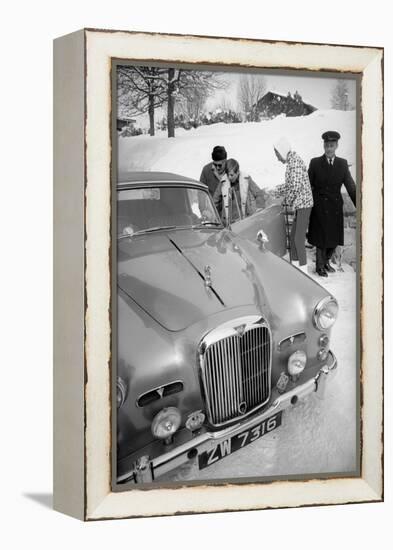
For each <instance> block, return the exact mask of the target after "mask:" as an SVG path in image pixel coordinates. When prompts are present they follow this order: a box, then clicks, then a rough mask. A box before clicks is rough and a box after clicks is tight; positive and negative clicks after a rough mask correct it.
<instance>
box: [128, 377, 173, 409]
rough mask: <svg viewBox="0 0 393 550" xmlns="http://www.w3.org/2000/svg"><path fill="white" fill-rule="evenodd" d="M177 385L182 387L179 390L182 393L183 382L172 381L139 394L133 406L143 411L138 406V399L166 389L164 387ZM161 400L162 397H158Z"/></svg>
mask: <svg viewBox="0 0 393 550" xmlns="http://www.w3.org/2000/svg"><path fill="white" fill-rule="evenodd" d="M179 383H180V384H181V385H182V386H183V389H181V390H180V391H183V390H184V382H183V380H172V382H166V383H165V384H162V385H161V386H157V387H156V388H151V389H150V390H147V391H145V392H143V393H141V394H140V395H138V397H137V398H136V400H135V405H136V406H137V407H138V409H143V408H144V407H141V406H140V405H138V401H139V399H141V398H142V397H144V396H145V395H146V394H148V393H152V392H154V391H159V390H161V389H164V388H166V386H171V385H172V384H179ZM176 393H179V392H176ZM165 397H166V396H165ZM163 398H164V396H162V397H160V399H163Z"/></svg>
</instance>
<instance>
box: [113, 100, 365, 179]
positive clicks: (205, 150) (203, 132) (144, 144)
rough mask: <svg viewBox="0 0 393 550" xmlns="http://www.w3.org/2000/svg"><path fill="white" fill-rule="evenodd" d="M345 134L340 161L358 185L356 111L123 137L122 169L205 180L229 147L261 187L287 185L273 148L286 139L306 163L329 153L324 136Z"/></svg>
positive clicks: (120, 164) (229, 153) (340, 143)
mask: <svg viewBox="0 0 393 550" xmlns="http://www.w3.org/2000/svg"><path fill="white" fill-rule="evenodd" d="M326 130H337V131H338V132H340V134H341V140H340V142H339V148H338V151H337V154H338V156H342V157H344V158H346V159H347V160H348V162H349V164H352V166H351V172H352V176H353V177H354V179H355V181H356V170H355V168H356V113H355V111H334V110H326V111H315V113H313V114H311V115H309V116H304V117H293V118H286V117H285V116H279V117H277V118H275V119H273V120H267V121H263V122H248V123H239V124H224V123H220V124H213V125H210V126H200V127H199V128H197V129H192V130H183V129H181V128H177V129H176V137H175V138H168V137H167V135H166V133H165V132H162V133H158V134H157V135H156V136H154V137H150V136H147V135H141V136H134V137H127V138H122V137H121V138H119V169H120V171H122V170H127V171H128V170H158V171H164V172H175V173H178V174H181V175H184V176H188V177H191V178H194V179H199V176H200V173H201V170H202V167H203V166H204V164H206V163H207V162H209V161H210V160H211V157H210V153H211V150H212V148H213V147H214V145H224V147H225V148H226V150H227V152H228V157H233V158H236V159H237V160H238V161H239V163H240V166H241V168H242V169H243V170H245V171H246V172H248V173H249V174H250V175H251V176H252V177H253V179H254V180H255V182H256V183H257V184H258V185H259V186H260V187H274V186H275V185H277V184H279V183H281V182H282V180H283V175H284V171H285V167H284V166H283V165H282V164H280V163H279V162H278V161H277V159H276V157H275V155H274V151H273V144H274V143H275V142H276V141H277V139H279V138H280V137H281V136H283V135H284V136H286V137H287V138H288V139H289V140H290V142H291V143H292V144H293V148H294V149H295V150H296V151H297V152H298V153H299V154H300V155H301V156H302V158H303V159H304V161H305V162H306V164H308V163H309V161H310V159H311V158H312V157H315V156H319V155H321V154H322V153H323V143H322V140H321V134H322V133H323V132H325V131H326Z"/></svg>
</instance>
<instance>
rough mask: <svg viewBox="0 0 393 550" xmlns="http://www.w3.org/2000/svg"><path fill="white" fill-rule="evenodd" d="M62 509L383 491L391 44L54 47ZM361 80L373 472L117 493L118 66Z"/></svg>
mask: <svg viewBox="0 0 393 550" xmlns="http://www.w3.org/2000/svg"><path fill="white" fill-rule="evenodd" d="M54 53H55V59H54V61H55V64H54V115H55V125H54V136H55V143H54V153H55V157H54V158H55V167H54V188H55V202H54V214H55V235H54V244H55V260H54V261H55V287H54V288H55V329H54V347H55V361H54V507H55V509H56V510H58V511H61V512H63V513H66V514H69V515H71V516H74V517H77V518H79V519H82V520H98V519H107V518H127V517H141V516H143V517H146V516H156V515H172V514H177V513H200V512H217V511H224V510H256V509H264V508H281V507H294V506H310V505H322V504H343V503H356V502H373V501H381V500H382V499H383V325H382V323H383V318H382V305H383V248H382V247H383V49H381V48H371V47H359V46H339V45H324V44H305V43H300V42H297V43H289V42H271V41H264V40H248V39H233V38H220V37H201V36H182V35H166V34H149V33H141V32H124V31H103V30H94V29H84V30H81V31H78V32H76V33H73V34H70V35H67V36H65V37H62V38H59V39H56V40H55V45H54ZM112 59H132V60H135V62H138V61H146V60H148V61H152V62H160V61H165V62H168V61H170V62H174V63H176V62H177V63H180V62H182V63H187V64H198V65H201V64H202V65H203V64H212V65H215V66H222V67H223V68H228V67H233V66H236V67H249V68H256V69H257V68H261V69H285V70H307V71H311V72H315V73H317V72H320V71H331V72H341V73H346V72H348V73H349V72H350V73H358V74H360V75H361V98H360V109H361V129H360V132H361V139H360V142H361V180H360V182H359V181H358V183H360V199H361V200H360V212H361V227H360V251H361V257H360V312H359V313H360V314H359V323H360V333H361V354H360V378H361V403H360V415H361V424H360V428H361V437H360V440H361V474H360V476H359V477H356V478H355V477H348V478H345V477H340V478H329V479H313V480H311V481H310V480H309V481H299V480H296V481H294V480H292V481H283V480H280V481H273V482H269V483H262V482H261V483H257V482H253V483H242V484H230V483H226V484H221V485H220V484H215V485H214V486H209V484H206V485H197V486H196V485H193V486H182V487H176V488H170V487H165V488H164V487H157V488H149V490H146V489H143V488H142V489H139V488H138V489H133V490H130V491H123V492H117V491H113V490H112V479H111V476H112V467H111V449H112V431H111V422H112V420H111V406H110V404H111V338H112V332H111V329H112V327H111V286H112V279H111V246H112V244H111V232H110V229H111V105H112V102H111V61H112Z"/></svg>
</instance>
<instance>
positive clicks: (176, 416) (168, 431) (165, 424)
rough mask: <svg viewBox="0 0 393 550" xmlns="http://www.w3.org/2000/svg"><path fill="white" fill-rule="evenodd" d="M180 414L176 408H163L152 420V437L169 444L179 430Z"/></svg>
mask: <svg viewBox="0 0 393 550" xmlns="http://www.w3.org/2000/svg"><path fill="white" fill-rule="evenodd" d="M180 423H181V414H180V411H179V409H177V408H176V407H165V409H162V410H161V411H160V412H159V413H158V414H156V416H155V417H154V419H153V422H152V425H151V431H152V433H153V435H154V437H157V438H158V439H164V440H165V441H166V442H167V443H169V442H170V441H171V439H172V436H173V434H174V433H175V432H177V430H178V429H179V426H180Z"/></svg>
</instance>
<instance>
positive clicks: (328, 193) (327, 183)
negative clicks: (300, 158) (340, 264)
mask: <svg viewBox="0 0 393 550" xmlns="http://www.w3.org/2000/svg"><path fill="white" fill-rule="evenodd" d="M308 175H309V178H310V183H311V189H312V193H313V199H314V206H313V208H312V210H311V216H310V225H309V228H308V235H307V239H308V242H309V243H310V244H312V245H314V246H317V247H318V248H335V247H336V246H337V245H339V244H340V245H342V244H344V215H343V198H342V195H341V187H342V185H343V184H344V185H345V188H346V190H347V191H348V194H349V196H350V197H351V199H352V202H353V204H354V205H355V206H356V185H355V182H354V181H353V179H352V176H351V173H350V171H349V168H348V162H347V161H346V160H345V159H343V158H340V157H335V159H334V163H333V166H330V165H329V163H328V161H327V159H326V156H325V155H323V156H322V157H316V158H313V159H311V162H310V166H309V169H308Z"/></svg>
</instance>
